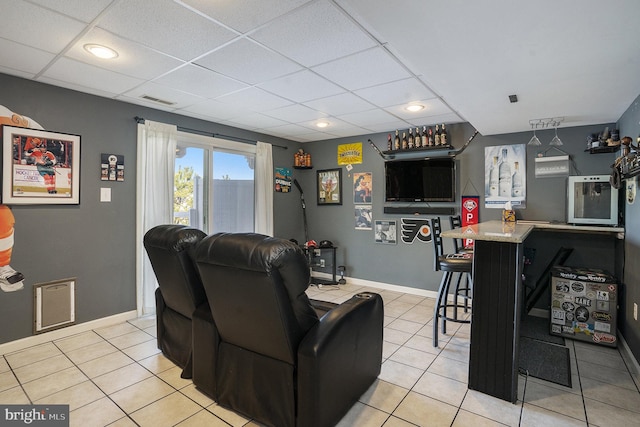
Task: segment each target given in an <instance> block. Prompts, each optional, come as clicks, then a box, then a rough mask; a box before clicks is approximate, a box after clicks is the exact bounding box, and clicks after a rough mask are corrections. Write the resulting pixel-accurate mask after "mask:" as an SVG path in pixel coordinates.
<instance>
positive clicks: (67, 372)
mask: <svg viewBox="0 0 640 427" xmlns="http://www.w3.org/2000/svg"><path fill="white" fill-rule="evenodd" d="M332 288H334V289H332ZM362 290H365V289H364V288H362V287H356V286H352V285H345V286H340V287H339V288H337V287H323V288H322V289H318V288H315V287H313V288H310V289H309V291H308V293H309V295H310V296H311V297H312V298H316V299H322V300H326V301H333V302H342V301H344V300H346V299H348V298H349V297H350V296H351V295H353V294H354V293H357V292H360V291H362ZM369 290H371V291H374V292H378V293H380V294H381V295H382V296H383V299H384V302H385V329H384V338H385V342H384V350H383V365H382V372H381V374H380V377H379V379H378V380H377V381H376V382H375V383H374V384H373V385H372V386H371V388H370V389H369V390H368V391H367V392H366V393H365V394H364V395H363V396H362V397H361V398H360V401H359V402H358V403H357V404H356V405H354V407H353V408H352V409H351V411H350V412H349V413H348V414H347V415H346V416H345V417H344V419H343V420H342V421H341V422H340V423H339V427H352V426H363V427H365V426H366V427H378V426H384V427H404V426H416V425H417V426H455V427H459V426H474V427H483V426H501V425H507V426H536V427H537V426H554V427H555V426H600V427H614V426H624V427H628V426H640V392H639V391H638V384H639V383H640V382H639V381H638V379H639V377H638V375H637V374H635V375H632V374H631V373H630V370H629V367H628V364H627V363H626V362H625V360H624V359H623V358H622V356H621V355H620V352H619V351H618V350H615V349H609V348H602V347H597V346H594V345H589V344H585V343H580V342H574V341H570V340H569V341H568V345H569V347H570V350H571V366H572V375H573V377H572V381H573V387H572V388H567V387H563V386H559V385H556V384H553V383H549V382H545V381H542V380H538V379H535V378H529V379H528V380H527V381H525V378H524V377H521V378H520V386H519V389H520V390H519V393H518V397H519V398H520V399H521V400H519V401H518V402H517V403H516V404H511V403H508V402H505V401H502V400H499V399H495V398H492V397H490V396H487V395H484V394H481V393H477V392H474V391H471V390H468V389H467V370H468V356H469V325H458V324H451V323H450V324H449V330H448V332H449V334H448V335H446V336H441V337H440V347H439V348H434V347H433V346H432V340H431V330H432V328H431V320H432V317H433V304H434V300H433V299H431V298H424V297H420V296H415V295H410V294H403V293H398V292H391V291H381V290H375V289H369ZM180 372H181V370H180V369H179V368H178V367H176V366H174V365H173V364H172V363H171V362H170V361H169V360H168V359H166V358H165V357H163V356H162V354H160V353H159V351H158V349H157V348H156V342H155V319H154V318H141V319H136V320H134V321H130V322H127V323H122V324H119V325H116V326H111V327H108V328H101V329H96V330H93V331H89V332H84V333H81V334H78V335H74V336H70V337H67V338H63V339H60V340H56V341H53V342H48V343H44V344H41V345H38V346H34V347H30V348H27V349H25V350H21V351H18V352H15V353H11V354H5V355H4V356H3V357H1V358H0V403H4V404H9V403H16V404H41V403H50V404H54V403H63V404H69V405H70V410H71V416H70V418H71V425H72V426H82V427H87V426H90V427H94V426H107V425H108V426H136V425H137V426H153V427H161V426H181V427H182V426H204V425H206V426H214V427H215V426H229V425H231V426H258V425H259V424H257V423H255V422H253V421H251V420H249V419H247V418H245V417H244V416H242V415H239V414H236V413H234V412H232V411H229V410H227V409H225V408H223V407H220V406H218V405H217V404H216V403H215V402H213V401H212V400H211V399H209V398H208V397H206V396H205V395H203V394H202V393H200V392H199V391H198V390H197V389H195V387H194V385H193V384H192V382H191V381H190V380H184V379H182V378H180ZM525 383H526V388H525ZM522 399H523V400H524V402H523V401H522Z"/></svg>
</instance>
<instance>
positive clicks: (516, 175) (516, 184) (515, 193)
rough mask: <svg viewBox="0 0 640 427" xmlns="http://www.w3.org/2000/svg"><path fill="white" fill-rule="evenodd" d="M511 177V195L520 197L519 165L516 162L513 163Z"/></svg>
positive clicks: (520, 176) (520, 175)
mask: <svg viewBox="0 0 640 427" xmlns="http://www.w3.org/2000/svg"><path fill="white" fill-rule="evenodd" d="M513 169H514V172H513V176H512V178H511V184H512V185H513V187H512V189H511V195H512V196H513V197H522V174H521V173H520V165H519V164H518V162H513Z"/></svg>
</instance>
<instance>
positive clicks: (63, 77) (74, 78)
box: [43, 58, 143, 95]
mask: <svg viewBox="0 0 640 427" xmlns="http://www.w3.org/2000/svg"><path fill="white" fill-rule="evenodd" d="M43 77H46V78H49V79H54V80H57V81H60V82H67V83H70V84H73V85H75V86H77V87H86V88H91V89H97V90H100V91H103V92H106V93H111V94H114V95H115V94H120V93H123V92H126V91H128V90H130V89H132V88H134V87H136V86H138V85H139V84H141V83H142V82H143V81H142V80H140V79H136V78H133V77H129V76H125V75H124V74H119V73H114V72H112V71H108V70H103V69H100V68H98V67H94V66H92V65H87V64H83V63H82V62H78V61H74V60H73V59H68V58H60V59H59V60H58V61H56V62H55V63H54V64H53V65H52V66H51V67H50V68H48V69H47V70H46V71H45V72H44V74H43Z"/></svg>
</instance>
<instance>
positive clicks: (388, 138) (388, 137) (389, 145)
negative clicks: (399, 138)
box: [387, 134, 393, 151]
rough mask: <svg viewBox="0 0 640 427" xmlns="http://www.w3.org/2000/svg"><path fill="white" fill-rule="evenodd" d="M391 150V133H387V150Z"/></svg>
mask: <svg viewBox="0 0 640 427" xmlns="http://www.w3.org/2000/svg"><path fill="white" fill-rule="evenodd" d="M391 150H393V142H391V134H389V135H387V151H391Z"/></svg>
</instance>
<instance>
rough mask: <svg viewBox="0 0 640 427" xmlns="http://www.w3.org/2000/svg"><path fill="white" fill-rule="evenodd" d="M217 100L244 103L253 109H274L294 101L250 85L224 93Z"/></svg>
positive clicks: (247, 107)
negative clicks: (230, 92)
mask: <svg viewBox="0 0 640 427" xmlns="http://www.w3.org/2000/svg"><path fill="white" fill-rule="evenodd" d="M217 100H218V101H220V102H223V103H226V104H231V105H242V106H244V108H246V109H247V110H251V111H264V110H273V109H275V108H279V107H284V106H285V105H290V104H292V102H291V101H289V100H287V99H284V98H281V97H279V96H276V95H273V94H271V93H269V92H265V91H264V90H262V89H259V88H256V87H250V88H248V89H244V90H241V91H238V92H235V93H232V94H229V95H224V96H221V97H219V98H217Z"/></svg>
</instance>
